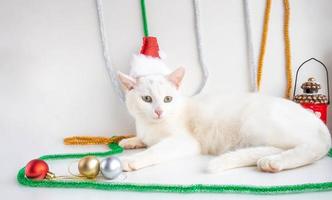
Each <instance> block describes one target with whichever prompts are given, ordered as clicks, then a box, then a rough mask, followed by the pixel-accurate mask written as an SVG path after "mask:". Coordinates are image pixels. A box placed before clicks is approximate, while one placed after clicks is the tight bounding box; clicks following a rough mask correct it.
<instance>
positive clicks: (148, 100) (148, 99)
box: [142, 96, 152, 103]
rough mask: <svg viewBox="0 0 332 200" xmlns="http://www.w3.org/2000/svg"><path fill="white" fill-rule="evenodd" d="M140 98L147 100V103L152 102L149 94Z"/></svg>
mask: <svg viewBox="0 0 332 200" xmlns="http://www.w3.org/2000/svg"><path fill="white" fill-rule="evenodd" d="M142 100H143V101H145V102H147V103H151V102H152V97H151V96H142Z"/></svg>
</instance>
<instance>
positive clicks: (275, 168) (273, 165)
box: [257, 156, 282, 173]
mask: <svg viewBox="0 0 332 200" xmlns="http://www.w3.org/2000/svg"><path fill="white" fill-rule="evenodd" d="M257 167H258V169H260V170H261V171H263V172H272V173H275V172H280V171H281V170H282V166H281V161H280V159H278V158H277V157H275V156H267V157H264V158H261V159H259V160H258V161H257Z"/></svg>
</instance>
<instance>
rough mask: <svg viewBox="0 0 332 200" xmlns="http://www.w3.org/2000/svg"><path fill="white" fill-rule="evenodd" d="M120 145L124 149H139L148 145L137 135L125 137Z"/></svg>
mask: <svg viewBox="0 0 332 200" xmlns="http://www.w3.org/2000/svg"><path fill="white" fill-rule="evenodd" d="M119 146H120V147H122V148H124V149H138V148H144V147H146V145H145V144H144V143H143V142H142V141H141V140H140V139H139V138H137V137H133V138H128V139H123V140H121V141H120V142H119Z"/></svg>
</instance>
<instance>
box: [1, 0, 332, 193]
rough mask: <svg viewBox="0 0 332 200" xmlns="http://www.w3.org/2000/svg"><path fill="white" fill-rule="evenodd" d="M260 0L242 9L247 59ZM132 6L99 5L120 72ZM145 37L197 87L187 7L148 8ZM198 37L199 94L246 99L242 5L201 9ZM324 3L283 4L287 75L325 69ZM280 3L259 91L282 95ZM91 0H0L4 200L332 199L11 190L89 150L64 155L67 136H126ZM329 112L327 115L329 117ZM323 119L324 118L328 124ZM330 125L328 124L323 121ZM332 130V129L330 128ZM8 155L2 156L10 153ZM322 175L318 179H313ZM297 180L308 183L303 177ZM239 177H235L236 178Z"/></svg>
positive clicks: (329, 32)
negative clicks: (204, 69)
mask: <svg viewBox="0 0 332 200" xmlns="http://www.w3.org/2000/svg"><path fill="white" fill-rule="evenodd" d="M264 2H265V1H259V0H256V1H253V0H252V1H250V3H249V4H250V5H249V7H250V9H251V12H252V13H251V16H252V26H253V35H254V44H255V51H256V52H255V54H256V55H257V53H258V47H259V40H260V34H261V25H262V17H263V13H264V11H263V9H264ZM138 3H139V1H132V0H105V3H104V4H105V18H106V26H107V31H108V34H109V38H110V47H111V49H110V51H111V53H112V60H113V62H114V65H115V66H116V67H117V68H118V69H119V70H122V71H124V72H128V69H129V66H128V65H129V59H130V57H131V54H132V53H133V52H136V51H138V50H139V48H140V45H141V37H142V27H141V19H140V10H139V7H138V6H139V4H138ZM147 6H148V15H149V23H150V32H151V34H152V35H156V36H158V39H159V43H160V46H161V48H162V49H163V51H165V52H166V53H167V57H168V60H167V62H168V63H169V65H170V66H173V67H174V68H175V67H176V66H179V65H183V66H186V67H187V71H188V73H187V76H186V79H185V81H184V87H183V91H184V93H186V94H191V93H192V92H193V91H194V90H195V89H196V87H197V86H198V84H199V81H200V78H201V77H200V70H199V66H198V62H197V52H196V46H195V44H196V42H195V37H194V31H193V27H194V24H193V9H192V1H191V0H181V1H179V0H154V1H152V0H147ZM201 6H202V8H201V12H202V13H201V14H202V16H201V18H202V28H203V30H202V34H203V40H204V41H205V49H206V51H207V52H206V55H207V66H208V68H209V70H210V79H209V80H208V83H207V87H206V88H205V92H211V91H214V90H221V91H226V90H230V89H232V90H234V91H239V92H242V91H247V90H248V88H249V85H248V77H249V74H248V71H247V68H248V67H247V65H246V61H247V58H246V51H245V50H246V48H245V33H244V24H243V22H244V19H243V7H242V1H240V0H233V1H229V0H228V1H227V0H204V1H202V2H201ZM331 6H332V1H329V0H302V1H291V41H292V61H293V66H294V69H295V68H296V67H297V66H299V65H300V64H301V63H302V62H303V61H304V60H306V59H307V58H310V57H317V58H318V59H320V60H322V61H323V62H324V63H325V64H326V65H327V66H328V67H329V69H331V66H332V57H331V54H332V37H331V36H332V26H331V19H332V12H330V8H331ZM282 15H283V12H282V1H281V0H280V1H273V5H272V12H271V26H270V33H269V39H268V42H269V43H268V46H267V48H268V49H267V54H266V62H265V71H264V73H265V74H264V78H263V92H264V93H268V94H271V95H276V96H281V95H283V93H284V86H285V79H284V53H283V39H282ZM99 41H100V38H99V33H98V29H97V14H96V10H95V3H94V0H85V1H81V0H57V1H55V0H53V1H52V0H29V1H26V0H0V133H1V141H2V144H1V145H0V148H1V151H0V157H1V158H2V159H4V160H2V161H1V167H0V171H1V175H0V176H1V178H0V190H1V191H0V192H1V195H2V198H4V199H23V198H25V199H45V197H47V198H48V199H60V198H61V199H74V198H82V197H84V198H86V199H95V198H98V199H106V198H107V199H109V198H114V199H115V198H118V199H130V198H135V199H148V198H150V199H155V198H165V199H166V198H167V199H170V198H187V199H202V198H204V199H206V198H210V199H216V198H218V199H219V198H226V199H230V198H238V199H265V198H268V199H271V198H272V199H273V198H278V199H279V198H280V199H291V198H292V199H306V198H307V199H312V198H320V199H330V198H331V196H332V192H324V193H314V194H297V195H282V196H277V197H271V196H267V197H265V196H250V195H249V196H248V195H230V194H219V195H216V194H190V195H178V194H146V193H144V194H138V193H123V192H105V191H92V190H71V189H68V190H63V189H34V188H26V187H21V186H18V185H17V183H16V180H15V176H16V172H17V170H18V169H19V168H20V167H21V166H22V165H24V164H25V163H26V162H27V161H29V160H30V159H32V158H35V157H37V156H40V155H43V154H52V153H59V152H68V151H87V150H92V149H90V148H85V149H80V148H79V149H76V148H73V147H72V148H69V147H64V146H63V145H62V138H64V137H67V136H70V135H100V136H109V135H112V134H123V133H128V132H133V130H134V124H133V120H132V119H131V118H130V117H129V115H128V113H127V111H126V109H125V108H124V106H123V105H122V104H121V103H120V102H119V100H118V98H117V97H116V96H115V92H114V91H113V89H112V87H111V85H110V80H109V77H108V75H107V74H106V70H105V68H104V62H103V60H102V51H101V46H100V44H99ZM330 114H331V112H330ZM330 117H331V116H330ZM330 122H331V120H330ZM329 127H331V124H330V126H329ZM9 154H10V155H9ZM317 173H318V174H320V173H321V175H322V176H324V175H325V173H324V172H322V171H318V172H317ZM303 176H306V174H304V175H303ZM236 179H239V180H240V179H241V177H237V176H235V177H234V180H236Z"/></svg>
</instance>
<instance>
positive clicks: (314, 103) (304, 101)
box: [293, 58, 330, 123]
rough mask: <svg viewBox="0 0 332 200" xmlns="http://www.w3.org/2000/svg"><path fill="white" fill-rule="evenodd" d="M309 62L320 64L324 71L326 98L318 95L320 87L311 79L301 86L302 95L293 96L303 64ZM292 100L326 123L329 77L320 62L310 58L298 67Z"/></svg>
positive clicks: (328, 101) (328, 102)
mask: <svg viewBox="0 0 332 200" xmlns="http://www.w3.org/2000/svg"><path fill="white" fill-rule="evenodd" d="M311 60H314V61H316V62H318V63H320V64H321V65H322V66H323V67H324V69H325V72H326V80H327V85H326V88H327V89H326V90H327V96H326V95H324V94H319V93H318V91H319V90H320V89H321V85H320V84H319V83H318V82H317V81H316V80H315V78H312V77H311V78H309V79H308V80H307V81H306V82H304V83H303V84H302V85H301V88H302V90H303V93H302V94H297V95H295V92H296V84H297V78H298V74H299V71H300V69H301V68H302V67H303V66H304V64H306V63H307V62H309V61H311ZM293 98H294V99H293V101H295V102H297V103H300V104H301V105H302V106H303V107H304V108H306V109H308V110H310V111H312V112H313V113H314V114H315V115H316V116H317V117H319V118H320V119H321V120H322V121H323V122H324V123H327V108H328V105H329V104H330V92H329V75H328V71H327V68H326V66H325V65H324V64H323V63H322V62H321V61H319V60H317V59H315V58H310V59H309V60H307V61H305V62H304V63H302V64H301V65H300V67H299V68H298V69H297V71H296V78H295V86H294V94H293Z"/></svg>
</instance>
